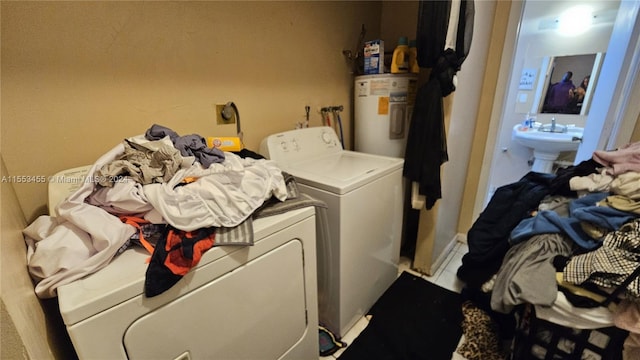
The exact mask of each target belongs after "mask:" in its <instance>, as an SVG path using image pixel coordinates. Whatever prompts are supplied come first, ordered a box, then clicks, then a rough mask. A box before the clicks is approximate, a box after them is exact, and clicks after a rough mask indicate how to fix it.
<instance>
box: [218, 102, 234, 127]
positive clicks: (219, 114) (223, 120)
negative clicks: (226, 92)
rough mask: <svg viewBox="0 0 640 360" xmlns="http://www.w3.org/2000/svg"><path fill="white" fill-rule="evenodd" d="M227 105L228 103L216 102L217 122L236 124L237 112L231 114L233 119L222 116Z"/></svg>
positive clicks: (220, 123) (219, 123)
mask: <svg viewBox="0 0 640 360" xmlns="http://www.w3.org/2000/svg"><path fill="white" fill-rule="evenodd" d="M225 106H226V104H215V109H216V124H218V125H227V124H235V123H236V114H235V113H233V115H231V119H228V120H227V119H225V118H224V117H222V110H224V107H225Z"/></svg>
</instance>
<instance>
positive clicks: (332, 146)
mask: <svg viewBox="0 0 640 360" xmlns="http://www.w3.org/2000/svg"><path fill="white" fill-rule="evenodd" d="M342 150H343V149H342V145H341V143H340V140H339V139H338V135H337V134H336V132H335V130H333V129H332V128H330V127H328V126H318V127H310V128H303V129H297V130H291V131H285V132H281V133H277V134H273V135H270V136H268V137H266V138H265V139H263V140H262V142H261V144H260V154H261V155H262V156H264V157H266V158H267V159H271V160H275V161H276V162H278V163H279V164H280V165H282V166H283V167H286V166H287V165H289V164H293V163H296V162H298V161H303V160H305V159H309V158H312V157H315V156H319V155H326V154H329V153H332V152H338V151H342Z"/></svg>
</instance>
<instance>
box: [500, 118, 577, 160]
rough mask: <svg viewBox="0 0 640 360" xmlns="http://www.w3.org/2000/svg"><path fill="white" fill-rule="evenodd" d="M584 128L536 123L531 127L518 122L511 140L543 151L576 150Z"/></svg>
mask: <svg viewBox="0 0 640 360" xmlns="http://www.w3.org/2000/svg"><path fill="white" fill-rule="evenodd" d="M583 133H584V128H581V127H576V126H567V125H555V127H554V128H553V129H552V127H551V124H545V125H542V124H540V123H536V124H535V125H534V126H533V127H527V126H524V125H522V124H518V125H516V126H514V127H513V134H512V135H513V136H512V138H513V140H514V141H515V142H516V143H518V144H520V145H523V146H526V147H528V148H531V149H533V150H534V151H536V150H537V151H541V152H545V153H560V152H562V151H576V150H578V146H580V141H582V134H583Z"/></svg>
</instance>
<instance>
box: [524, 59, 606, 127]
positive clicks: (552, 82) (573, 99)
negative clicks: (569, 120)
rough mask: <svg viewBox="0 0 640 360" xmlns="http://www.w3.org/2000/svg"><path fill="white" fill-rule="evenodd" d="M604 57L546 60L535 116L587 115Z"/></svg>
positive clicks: (540, 78) (539, 80)
mask: <svg viewBox="0 0 640 360" xmlns="http://www.w3.org/2000/svg"><path fill="white" fill-rule="evenodd" d="M603 60H604V53H593V54H581V55H568V56H546V57H544V58H543V60H542V64H541V67H540V76H539V79H538V88H537V90H536V101H534V104H533V109H532V110H531V112H532V113H538V114H576V115H587V113H588V111H589V104H590V102H591V96H592V94H593V90H594V88H595V87H596V84H597V81H598V74H599V72H600V67H601V66H602V62H603Z"/></svg>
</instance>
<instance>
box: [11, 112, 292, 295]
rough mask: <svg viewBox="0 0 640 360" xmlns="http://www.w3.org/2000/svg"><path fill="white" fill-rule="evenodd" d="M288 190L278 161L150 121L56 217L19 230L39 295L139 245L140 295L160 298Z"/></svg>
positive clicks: (103, 161)
mask: <svg viewBox="0 0 640 360" xmlns="http://www.w3.org/2000/svg"><path fill="white" fill-rule="evenodd" d="M287 196H288V188H287V183H286V182H285V175H284V174H283V173H282V171H281V170H280V169H279V168H278V167H277V166H276V164H275V162H273V161H271V160H267V159H264V158H263V157H261V156H260V155H258V154H256V153H253V152H251V151H249V150H243V151H240V152H237V153H232V152H223V151H220V150H219V149H216V148H209V147H207V146H206V141H205V139H204V138H202V137H201V136H199V135H187V136H179V135H178V134H177V133H175V132H174V131H173V130H171V129H168V128H166V127H163V126H159V125H153V126H152V127H151V128H149V129H148V130H147V131H146V133H145V134H144V135H139V136H134V137H131V138H127V139H125V140H124V141H123V142H122V143H120V144H118V145H116V146H115V147H114V148H113V149H111V150H110V151H109V152H107V153H106V154H104V155H103V156H102V157H100V158H99V159H98V160H97V161H96V162H95V163H94V164H93V166H92V167H91V169H90V170H89V171H88V173H87V175H86V177H85V178H84V181H83V182H82V184H81V186H80V188H79V189H77V190H76V191H75V192H74V193H72V194H71V195H70V196H69V197H68V198H67V199H66V200H64V201H63V202H61V203H60V204H59V205H58V206H57V207H56V212H57V216H49V215H44V216H40V217H38V218H37V219H36V220H35V221H34V222H33V223H31V224H30V225H29V226H28V227H27V228H26V229H24V231H23V234H24V237H25V241H26V243H27V260H28V270H29V273H30V274H31V276H32V278H33V279H34V280H35V281H36V282H37V284H36V288H35V290H36V294H37V295H38V297H40V298H50V297H55V296H56V289H57V287H59V286H61V285H63V284H67V283H70V282H72V281H74V280H76V279H79V278H82V277H84V276H86V275H88V274H90V273H93V272H95V271H97V270H99V269H101V268H103V267H104V266H106V265H107V264H108V263H109V262H110V261H111V260H112V258H113V257H114V256H116V255H117V254H118V253H119V252H122V251H123V250H124V249H126V248H127V247H129V246H131V245H132V244H135V243H138V244H141V245H143V246H145V247H146V248H147V250H148V251H149V252H150V263H149V268H148V269H149V270H148V271H147V278H146V283H145V294H146V295H147V296H155V295H158V294H160V293H162V292H164V291H165V290H167V289H168V288H169V287H171V286H172V285H173V284H175V283H176V282H177V281H178V280H179V279H180V278H181V277H182V276H183V275H185V274H186V273H187V272H188V271H189V269H191V268H192V267H193V266H195V265H196V264H197V263H198V261H199V259H200V257H201V256H202V254H203V253H204V252H205V251H206V250H207V249H209V248H211V247H212V246H219V245H251V244H252V243H253V229H252V226H251V216H252V214H254V212H256V210H258V209H259V208H261V207H262V206H263V205H264V204H265V203H266V202H267V201H268V200H270V199H272V198H273V199H276V200H275V201H284V200H286V199H287ZM52 215H53V214H52Z"/></svg>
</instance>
